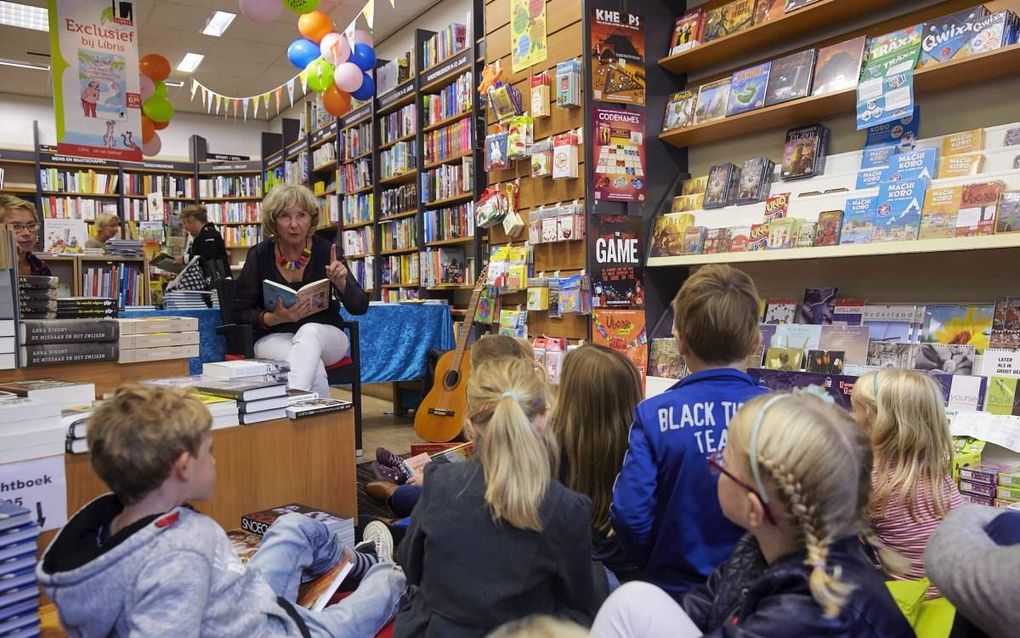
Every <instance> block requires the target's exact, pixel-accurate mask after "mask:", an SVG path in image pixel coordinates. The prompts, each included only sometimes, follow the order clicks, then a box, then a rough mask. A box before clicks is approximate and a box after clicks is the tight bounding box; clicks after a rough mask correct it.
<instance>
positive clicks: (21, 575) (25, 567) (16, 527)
mask: <svg viewBox="0 0 1020 638" xmlns="http://www.w3.org/2000/svg"><path fill="white" fill-rule="evenodd" d="M39 518H41V514H38V513H36V512H32V510H30V509H28V508H27V507H24V506H22V505H19V504H16V503H13V502H9V501H0V556H3V558H2V559H0V632H2V634H3V635H4V636H11V637H12V638H18V637H22V636H23V637H26V638H27V637H30V636H38V635H39V585H38V582H37V581H36V577H35V555H36V552H37V551H38V545H37V539H38V537H39V532H40V529H39V528H40V525H39V522H38V521H39Z"/></svg>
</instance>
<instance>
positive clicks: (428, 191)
mask: <svg viewBox="0 0 1020 638" xmlns="http://www.w3.org/2000/svg"><path fill="white" fill-rule="evenodd" d="M468 166H470V164H467V163H465V164H453V165H445V166H438V167H436V168H433V169H432V170H428V171H425V174H424V175H422V176H421V191H422V199H424V200H425V201H426V202H433V201H436V200H441V199H448V198H450V197H457V196H460V195H465V194H467V193H469V192H471V189H470V188H465V187H464V186H465V183H470V181H471V176H470V170H469V169H467V167H468Z"/></svg>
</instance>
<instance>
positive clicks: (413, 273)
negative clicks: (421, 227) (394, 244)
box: [382, 253, 418, 286]
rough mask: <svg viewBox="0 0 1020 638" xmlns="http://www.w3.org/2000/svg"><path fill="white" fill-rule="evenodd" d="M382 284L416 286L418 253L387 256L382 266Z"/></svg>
mask: <svg viewBox="0 0 1020 638" xmlns="http://www.w3.org/2000/svg"><path fill="white" fill-rule="evenodd" d="M382 283H383V285H384V286H385V285H390V286H417V285H418V253H413V254H408V255H389V256H387V257H386V260H385V261H384V262H383V264H382Z"/></svg>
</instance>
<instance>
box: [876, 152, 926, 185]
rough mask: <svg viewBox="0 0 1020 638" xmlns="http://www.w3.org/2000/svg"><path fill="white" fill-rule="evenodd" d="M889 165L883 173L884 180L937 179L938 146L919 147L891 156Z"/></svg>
mask: <svg viewBox="0 0 1020 638" xmlns="http://www.w3.org/2000/svg"><path fill="white" fill-rule="evenodd" d="M889 160H890V161H889V166H888V168H886V169H885V171H884V172H883V174H882V181H883V182H897V181H905V180H911V179H928V180H931V179H935V177H937V176H938V163H939V151H938V149H937V148H919V149H916V150H913V151H904V152H902V153H897V154H896V155H893V156H892V157H891V158H889Z"/></svg>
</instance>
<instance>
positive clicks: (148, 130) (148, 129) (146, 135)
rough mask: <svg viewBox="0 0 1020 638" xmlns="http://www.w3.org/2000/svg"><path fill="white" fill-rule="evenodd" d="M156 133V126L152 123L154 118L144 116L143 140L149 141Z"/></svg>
mask: <svg viewBox="0 0 1020 638" xmlns="http://www.w3.org/2000/svg"><path fill="white" fill-rule="evenodd" d="M155 134H156V127H155V126H153V125H152V120H150V119H149V118H147V117H145V116H144V115H143V116H142V142H143V143H144V142H148V141H149V140H151V139H152V136H153V135H155Z"/></svg>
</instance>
